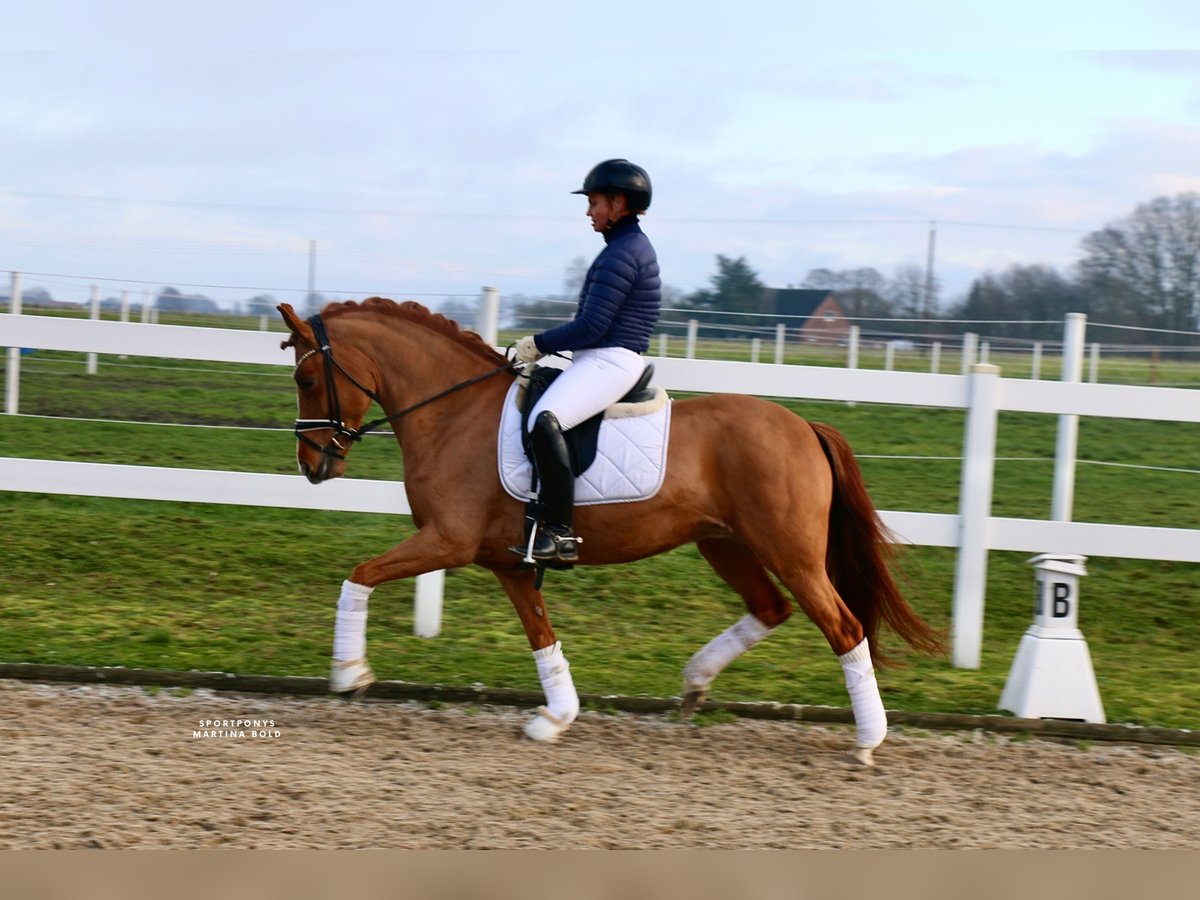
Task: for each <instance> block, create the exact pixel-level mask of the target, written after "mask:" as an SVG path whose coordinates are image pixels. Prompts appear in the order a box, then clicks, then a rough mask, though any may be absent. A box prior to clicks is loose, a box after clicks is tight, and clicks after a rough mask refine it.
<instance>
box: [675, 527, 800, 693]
mask: <svg viewBox="0 0 1200 900" xmlns="http://www.w3.org/2000/svg"><path fill="white" fill-rule="evenodd" d="M696 547H697V548H698V549H699V550H700V553H701V555H702V556H703V557H704V558H705V559H706V560H707V561H708V563H709V565H711V566H712V567H713V571H715V572H716V573H717V574H718V575H719V576H721V578H722V580H724V581H725V583H726V584H728V585H729V586H730V587H731V588H733V589H734V590H735V591H736V592H737V593H738V594H739V595H741V597H742V599H743V601H745V604H746V610H747V612H746V615H744V616H742V618H740V619H738V621H737V622H735V623H734V624H733V625H731V626H730V627H729V628H727V629H726V630H725V631H723V632H721V634H719V635H717V636H716V637H715V638H713V639H712V640H711V641H709V642H708V643H707V644H705V645H704V646H703V647H701V648H700V649H699V650H697V651H696V652H695V654H693V655H692V658H691V659H690V660H689V661H688V664H687V666H685V667H684V670H683V703H682V706H681V709H680V712H681V713H682V714H683V715H684V716H690V715H691V714H692V713H694V712H695V711H696V709H697V708H698V707H699V706H700V704H701V703H703V702H704V699H705V698H706V697H707V696H708V689H709V687H710V686H711V685H712V683H713V681H715V680H716V677H717V676H718V675H719V674H720V673H721V672H722V671H723V670H724V669H725V668H726V667H727V666H728V665H729V664H730V663H732V662H733V661H734V660H735V659H737V658H738V657H739V656H741V655H742V654H743V653H745V652H746V651H747V650H749V649H750V648H751V647H753V646H754V645H755V644H757V643H759V642H760V641H761V640H763V638H765V637H767V636H768V635H769V634H771V632H773V631H774V630H775V629H776V628H777V627H778V626H779V625H781V624H783V622H784V621H786V620H787V618H788V617H789V616H790V615H791V614H792V605H791V603H790V602H789V601H788V599H787V597H785V596H784V595H783V593H782V592H781V591H780V590H779V588H777V587H776V586H775V583H774V582H773V581H772V580H771V578H770V576H769V575H767V572H766V569H764V568H763V566H762V564H761V563H760V562H759V561H758V559H757V558H756V557H755V556H754V554H753V553H752V552H751V551H750V549H749V548H748V547H746V546H745V545H744V544H742V543H740V542H738V541H737V540H735V539H733V538H710V539H705V540H701V541H697V542H696Z"/></svg>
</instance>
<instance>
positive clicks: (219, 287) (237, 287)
mask: <svg viewBox="0 0 1200 900" xmlns="http://www.w3.org/2000/svg"><path fill="white" fill-rule="evenodd" d="M21 274H23V275H33V276H34V277H36V278H73V279H76V280H78V281H94V282H101V283H109V282H116V283H117V284H156V285H160V286H161V285H163V282H162V281H146V280H143V279H138V278H109V277H107V276H103V275H65V274H63V273H61V272H24V271H23V272H22V273H21ZM172 284H173V286H178V287H188V288H205V289H206V290H212V291H262V292H268V293H280V294H282V293H288V292H291V293H299V294H303V293H306V292H307V291H308V288H298V287H254V286H252V285H244V284H194V283H191V282H185V281H176V282H173V283H172ZM321 293H322V294H356V295H359V296H363V297H374V296H377V295H379V294H380V291H378V290H375V291H341V290H336V291H335V290H332V289H330V288H322V289H321ZM390 293H394V294H396V295H397V296H408V297H466V296H474V294H469V295H468V294H463V293H461V292H460V293H457V294H431V293H425V292H417V291H392V292H390Z"/></svg>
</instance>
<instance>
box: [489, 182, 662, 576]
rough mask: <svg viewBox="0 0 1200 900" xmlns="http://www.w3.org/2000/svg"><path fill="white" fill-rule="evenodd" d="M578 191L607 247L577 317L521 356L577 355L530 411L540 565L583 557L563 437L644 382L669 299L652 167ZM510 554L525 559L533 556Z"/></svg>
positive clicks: (586, 284) (520, 350)
mask: <svg viewBox="0 0 1200 900" xmlns="http://www.w3.org/2000/svg"><path fill="white" fill-rule="evenodd" d="M571 193H573V194H584V195H586V196H587V200H588V206H587V215H588V218H590V219H591V220H592V229H593V230H595V231H597V232H599V233H600V234H602V235H603V236H604V242H605V244H606V246H605V248H604V249H603V250H601V251H600V255H599V256H597V257H596V259H595V261H594V262H593V263H592V265H591V268H590V269H588V272H587V276H586V277H585V278H584V281H583V289H582V290H581V291H580V293H579V307H578V309H577V310H576V313H575V318H573V319H572V320H571V321H570V322H567V323H566V324H564V325H559V326H557V327H555V328H551V329H549V330H547V331H543V332H542V333H541V334H537V335H529V336H527V337H523V338H521V339H520V340H519V341H517V345H516V357H517V359H518V360H519V361H520V362H523V363H526V364H529V363H533V362H535V361H536V360H537V359H539V358H540V357H542V356H544V355H545V354H547V353H559V352H561V351H564V350H573V351H574V354H573V357H572V363H571V365H570V366H569V367H568V368H567V369H566V370H565V371H564V372H563V373H562V375H560V376H559V377H558V378H557V379H556V380H555V381H554V382H553V383H552V384H551V385H550V387H549V388H548V389H547V391H546V393H545V394H543V395H542V398H541V399H540V400H539V401H538V403H537V405H536V406H535V407H534V408H533V409H532V410H531V411H530V414H529V431H530V445H531V447H532V450H533V458H534V465H535V467H536V469H537V474H538V483H539V499H540V501H541V509H542V522H541V523H540V524H541V527H539V528H538V533H537V536H536V537H535V539H534V544H533V548H532V556H533V558H534V559H537V560H540V561H558V562H574V561H575V560H576V559H578V556H579V548H578V545H579V544H580V543H581V541H580V539H579V538H578V537H576V535H575V533H574V531H573V528H572V522H573V517H572V513H573V511H574V507H575V479H574V476H573V475H572V474H571V463H570V458H569V455H568V452H567V445H566V442H565V441H564V440H563V436H562V433H563V432H564V431H567V430H569V429H571V428H573V427H575V426H576V425H578V424H580V423H581V422H584V421H586V420H587V419H590V418H591V417H592V416H594V415H596V414H597V413H600V412H603V411H604V410H605V409H606V408H607V407H609V406H611V405H612V404H613V403H615V402H616V401H618V400H619V399H621V397H623V396H624V395H625V394H626V393H627V392H628V391H629V390H630V389H631V388H632V387H633V386H634V385H635V384H636V383H637V381H638V379H639V378H640V377H641V374H642V372H643V370H644V368H645V364H644V363H643V362H642V359H641V354H642V353H645V352H646V350H648V349H649V347H650V334H651V332H652V331H653V329H654V325H655V323H656V322H657V321H658V312H659V305H660V303H661V300H662V290H661V288H662V281H661V280H660V279H659V276H658V257H657V256H656V255H655V253H654V247H653V246H651V244H650V239H649V238H647V237H646V235H645V234H643V233H642V229H641V225H640V224H639V223H638V216H640V215H641V214H642V213H644V212H645V211H646V210H647V209H649V207H650V194H651V188H650V176H649V175H647V174H646V170H645V169H643V168H642V167H641V166H635V165H634V164H633V163H631V162H629V160H626V159H608V160H605V161H604V162H602V163H600V164H598V165H597V166H595V167H594V168H593V169H592V170H591V171H590V172H588V174H587V177H586V178H584V180H583V187H582V188H581V189H580V190H577V191H572V192H571ZM512 549H513V550H514V551H515V552H517V553H520V554H521V555H522V556H523V555H524V554H525V551H526V548H525V547H514V548H512Z"/></svg>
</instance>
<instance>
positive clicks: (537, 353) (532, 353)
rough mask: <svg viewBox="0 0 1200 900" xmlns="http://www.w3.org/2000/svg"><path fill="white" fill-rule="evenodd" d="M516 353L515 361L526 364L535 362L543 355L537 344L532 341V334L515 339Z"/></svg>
mask: <svg viewBox="0 0 1200 900" xmlns="http://www.w3.org/2000/svg"><path fill="white" fill-rule="evenodd" d="M516 353H517V361H518V362H523V363H526V364H528V363H531V362H537V361H538V360H539V359H541V358H542V356H544V355H545V354H543V353H542V351H541V350H539V349H538V348H537V344H536V343H534V340H533V335H528V336H527V337H523V338H521V339H520V340H519V341H517V350H516Z"/></svg>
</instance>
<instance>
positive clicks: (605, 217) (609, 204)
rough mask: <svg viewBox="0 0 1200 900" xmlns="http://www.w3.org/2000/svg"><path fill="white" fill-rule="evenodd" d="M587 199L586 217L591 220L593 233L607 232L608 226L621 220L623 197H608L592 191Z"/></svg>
mask: <svg viewBox="0 0 1200 900" xmlns="http://www.w3.org/2000/svg"><path fill="white" fill-rule="evenodd" d="M587 198H588V208H587V216H588V218H589V219H591V220H592V230H593V231H599V232H604V231H607V230H608V226H609V225H611V224H612V223H613V222H615V221H617V219H619V218H621V215H622V214H623V213H624V212H625V197H624V196H622V195H621V194H616V195H615V196H613V197H609V196H608V195H607V194H602V193H600V192H599V191H593V192H592V193H590V194H588V195H587Z"/></svg>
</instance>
